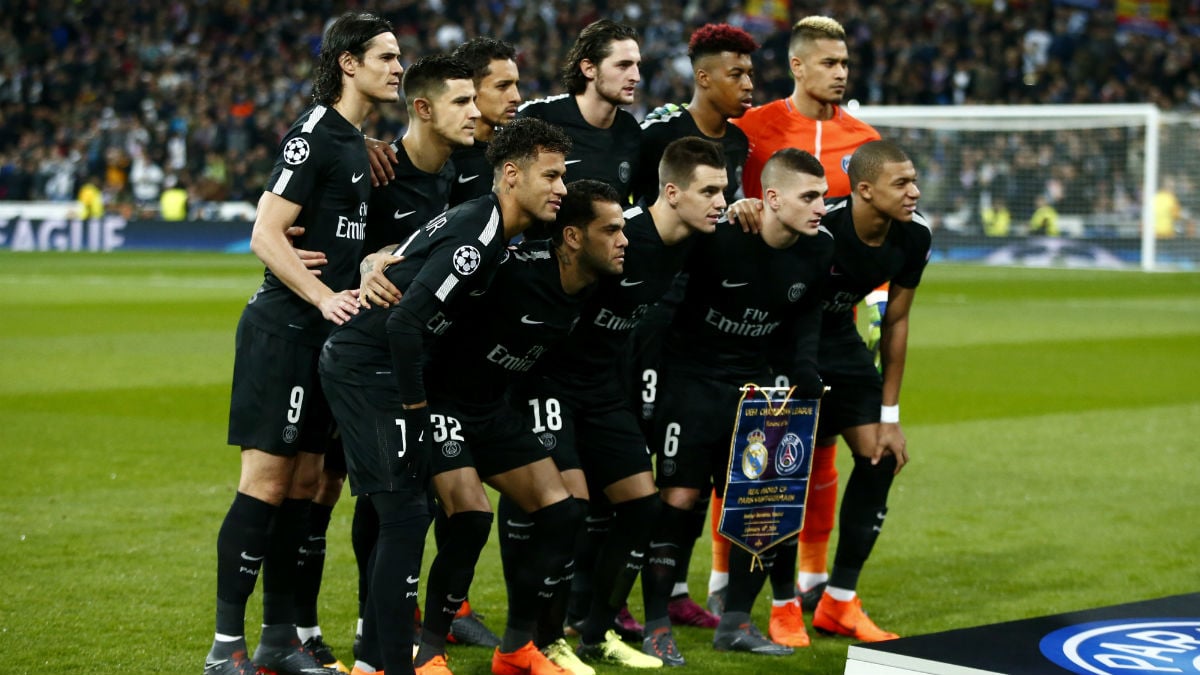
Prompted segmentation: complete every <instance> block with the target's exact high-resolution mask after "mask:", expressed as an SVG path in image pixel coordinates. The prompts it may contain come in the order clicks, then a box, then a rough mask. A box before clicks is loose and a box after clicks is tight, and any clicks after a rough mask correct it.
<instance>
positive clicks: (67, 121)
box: [0, 0, 1200, 221]
mask: <svg viewBox="0 0 1200 675" xmlns="http://www.w3.org/2000/svg"><path fill="white" fill-rule="evenodd" d="M12 4H13V5H14V6H12V7H11V11H5V12H4V15H3V17H2V18H0V199H6V200H43V199H44V200H53V201H70V200H74V199H76V198H77V195H78V194H79V191H80V188H81V187H83V186H84V185H85V184H86V183H87V182H88V181H89V180H91V181H95V183H96V184H97V185H99V186H101V187H102V189H103V192H104V196H105V201H106V202H107V203H109V204H124V205H127V206H126V211H127V212H129V213H136V212H137V210H136V207H137V206H157V205H158V203H159V197H160V194H161V192H162V191H163V190H164V189H166V188H169V187H172V186H181V187H186V188H187V189H188V190H189V192H190V195H191V197H192V200H193V204H196V203H202V202H217V201H239V200H245V201H248V202H252V201H253V200H254V199H255V198H256V197H257V195H258V194H259V192H260V190H261V188H262V185H263V183H264V181H265V179H266V177H267V174H268V172H269V171H270V167H271V161H272V157H273V155H274V153H275V150H276V147H277V144H278V142H279V139H280V137H281V136H282V135H283V132H284V131H285V129H284V128H283V127H282V126H281V125H282V124H283V122H282V120H289V119H294V118H295V116H296V115H298V114H299V112H300V111H301V110H303V108H304V107H305V106H306V105H308V103H309V101H310V92H309V91H308V88H307V87H308V85H307V80H308V76H309V74H310V72H311V69H312V61H313V56H314V54H315V53H316V50H317V49H318V47H319V45H320V40H321V33H322V30H323V28H324V21H325V17H328V16H331V15H333V14H335V13H336V12H337V11H340V10H341V9H343V8H345V6H347V5H349V6H361V7H363V8H369V9H372V10H374V11H379V12H381V13H382V14H383V15H384V16H386V17H387V18H388V19H389V20H391V21H392V22H393V23H394V24H395V25H396V26H397V27H398V32H399V34H400V38H401V39H400V42H401V47H402V49H403V50H404V52H405V54H404V59H405V61H406V62H409V61H411V60H412V59H415V58H416V57H417V56H420V55H422V54H428V53H433V52H437V51H448V50H451V49H453V48H454V47H455V46H456V45H458V44H460V43H462V42H463V41H464V40H466V39H469V38H471V37H474V36H476V35H492V36H495V37H499V38H502V39H505V40H508V41H510V42H512V43H513V44H515V45H516V46H517V48H518V50H519V57H518V58H519V66H520V68H521V75H522V81H521V93H522V95H523V96H524V97H525V98H526V99H531V98H535V97H538V96H542V95H547V94H552V93H558V92H560V91H561V85H560V83H559V82H558V78H557V67H558V64H559V63H560V61H561V57H562V55H563V54H564V52H565V49H566V47H567V46H568V45H567V44H565V43H564V36H568V37H569V36H572V35H574V34H576V33H577V32H578V30H579V28H580V27H582V26H583V25H585V24H587V23H588V22H590V21H592V20H594V19H596V18H598V17H600V16H604V17H608V18H612V19H615V20H618V21H623V22H626V23H628V24H630V25H633V26H635V27H636V28H637V29H638V30H639V32H640V33H641V44H642V58H643V64H642V83H641V90H640V93H639V97H638V100H637V103H636V104H635V105H634V106H632V107H631V110H630V112H632V113H633V114H634V115H635V116H636V117H637V118H638V119H641V118H642V117H643V116H644V114H645V112H646V111H648V110H650V109H652V108H653V107H655V106H657V105H660V104H662V103H664V102H681V101H685V100H687V98H688V96H689V95H690V93H689V92H690V90H691V67H690V64H689V63H688V59H687V56H686V44H687V40H686V38H687V36H688V35H689V34H690V33H691V31H692V30H693V29H695V28H696V27H697V26H699V25H701V24H703V23H705V22H708V21H726V22H729V23H731V24H734V25H740V26H743V27H745V28H746V29H747V30H749V31H750V32H751V33H752V34H754V35H755V36H756V38H758V40H759V41H760V43H761V44H762V45H763V48H762V49H761V50H759V51H758V52H757V53H756V54H755V55H754V61H755V68H756V76H755V87H756V90H755V100H756V102H763V101H768V100H772V99H774V98H778V97H782V96H786V95H787V94H788V92H789V91H790V87H791V80H790V77H789V76H788V74H787V72H786V70H785V64H786V58H785V51H786V43H787V39H788V27H789V26H790V22H791V20H794V19H795V17H797V16H803V15H806V14H813V13H825V14H829V15H831V16H836V17H838V18H839V19H840V20H841V21H842V23H843V24H844V25H845V26H846V28H847V34H848V37H849V40H848V42H849V47H850V50H851V62H852V68H853V69H854V72H855V74H854V77H852V78H851V90H850V91H849V92H848V93H847V99H857V100H858V101H860V102H862V103H863V104H920V105H958V104H971V103H979V104H989V103H1123V102H1152V103H1155V104H1157V105H1158V106H1160V107H1161V108H1163V109H1168V110H1195V109H1197V108H1200V3H1198V2H1195V1H1192V2H1181V3H1171V12H1172V16H1171V17H1170V20H1169V21H1168V22H1166V25H1165V26H1164V27H1162V32H1161V34H1159V35H1147V34H1145V33H1143V32H1138V31H1132V30H1120V29H1119V26H1118V21H1117V17H1116V16H1115V15H1114V13H1113V12H1112V11H1111V10H1108V9H1087V8H1086V6H1087V5H1089V4H1094V3H1088V2H1081V1H1078V0H1076V1H1075V2H1068V1H1066V0H1061V1H1057V2H1054V3H1037V2H1020V1H1016V0H996V1H992V0H987V1H981V0H976V1H974V2H946V1H944V0H919V1H916V2H913V1H911V0H909V1H900V0H886V1H884V2H870V3H868V2H858V1H855V0H841V1H837V2H806V1H802V0H795V1H794V2H792V3H791V5H792V7H791V11H792V14H793V16H791V17H779V19H782V20H779V21H775V20H773V19H772V18H771V17H764V16H755V15H753V14H752V13H751V11H750V10H748V9H746V7H744V6H743V4H742V3H732V2H727V1H723V0H694V1H693V2H689V3H670V2H660V1H659V0H610V1H608V2H597V3H581V2H574V1H572V0H547V1H545V2H536V3H534V2H507V3H505V2H495V1H492V2H487V1H483V0H477V1H475V2H468V1H466V0H434V1H432V2H418V1H416V0H382V1H381V2H377V3H353V2H352V3H346V2H328V1H327V2H324V3H317V5H315V6H314V5H312V3H296V2H287V1H283V0H248V1H246V2H224V3H207V2H197V1H195V0H178V1H175V2H170V3H152V2H144V1H143V2H130V3H121V4H117V5H113V4H111V3H103V2H97V1H95V0H89V1H84V2H66V1H65V0H57V1H51V2H31V1H28V0H26V1H18V2H15V3H12ZM751 4H753V3H751ZM301 6H304V7H305V9H300V7H301ZM567 42H569V40H568V41H567ZM405 123H406V119H405V111H404V107H403V106H385V107H384V109H382V110H380V111H379V112H377V113H375V114H374V115H373V116H372V118H371V119H370V120H368V122H367V124H366V126H365V128H364V130H365V132H366V133H367V134H368V135H370V136H373V137H376V138H385V139H391V138H396V137H398V136H399V135H400V134H401V133H402V131H403V128H404V126H405ZM1076 140H1078V141H1079V142H1077V143H1074V144H1073V147H1074V149H1075V150H1079V149H1081V148H1087V147H1093V144H1092V142H1091V141H1090V140H1088V139H1082V138H1080V139H1076ZM914 150H918V151H917V152H914V155H915V156H921V154H922V153H921V152H920V151H919V150H920V149H918V148H914ZM1067 150H1068V152H1069V153H1071V156H1072V157H1074V156H1075V154H1077V153H1074V152H1073V151H1072V149H1071V148H1067ZM980 152H985V153H986V152H987V151H986V149H981V150H980ZM1044 152H1046V150H1044V149H1041V148H1038V149H1034V151H1032V152H1014V153H1012V154H1014V155H1017V156H1020V155H1032V156H1033V157H1038V156H1039V155H1041V154H1043V153H1044ZM1051 152H1053V151H1051ZM1056 154H1057V153H1056ZM980 164H981V162H980V158H979V157H972V156H962V157H957V156H956V157H953V158H949V159H948V160H947V161H945V162H943V163H942V165H941V166H936V167H929V166H923V167H922V170H929V169H930V168H933V169H934V170H935V172H936V173H940V174H942V175H954V176H958V178H959V183H960V184H966V185H967V191H968V192H970V191H971V190H972V189H974V188H973V187H972V181H973V180H975V178H976V177H977V174H978V168H979V165H980ZM1059 164H1061V166H1058V168H1055V169H1054V172H1055V173H1056V174H1058V175H1056V176H1055V181H1051V182H1057V183H1058V184H1059V185H1060V186H1061V191H1062V196H1061V199H1060V201H1059V203H1058V205H1057V206H1058V208H1059V210H1060V211H1062V212H1064V213H1091V212H1093V211H1094V210H1095V209H1110V205H1107V204H1094V203H1091V201H1090V198H1089V203H1086V204H1085V203H1083V201H1081V200H1082V199H1083V197H1082V194H1081V193H1082V192H1083V191H1084V186H1095V185H1097V184H1098V183H1096V182H1095V180H1096V176H1094V175H1092V174H1093V173H1094V171H1093V169H1094V170H1095V171H1101V172H1104V171H1110V170H1112V169H1113V168H1114V167H1113V163H1112V162H1107V161H1098V162H1092V163H1090V164H1089V163H1082V162H1076V161H1072V162H1061V163H1059ZM1069 165H1074V166H1076V167H1082V170H1080V171H1077V176H1070V175H1066V176H1063V175H1061V174H1063V173H1069V172H1070V170H1071V167H1070V166H1069ZM1026 168H1029V169H1030V170H1040V168H1041V167H1040V166H1039V165H1038V163H1037V162H1033V164H1032V165H1031V166H1030V167H1026ZM1017 170H1021V167H1017ZM1120 171H1121V169H1120V168H1119V167H1117V175H1116V177H1115V178H1114V177H1113V174H1111V173H1110V174H1107V176H1108V178H1107V179H1105V180H1104V182H1103V183H1099V184H1102V185H1108V186H1111V185H1112V184H1113V183H1114V181H1117V182H1122V180H1123V177H1122V176H1121V175H1120ZM1085 174H1086V175H1085ZM1124 182H1127V183H1129V184H1130V186H1131V187H1130V188H1129V191H1130V192H1132V191H1133V190H1134V189H1136V185H1135V183H1136V181H1124ZM1189 186H1190V181H1188V180H1187V178H1186V177H1184V184H1183V185H1182V186H1181V187H1180V192H1183V193H1188V192H1191V191H1192V190H1189V189H1188V188H1189ZM948 189H950V190H955V189H956V188H955V187H954V186H953V183H952V182H950V187H949V188H948ZM1049 189H1050V190H1051V191H1052V190H1053V189H1054V188H1053V186H1051V187H1050V188H1049ZM1086 191H1087V192H1088V193H1089V194H1092V193H1104V192H1105V190H1093V188H1090V187H1089V188H1086ZM1021 192H1022V195H1023V196H1020V197H1019V198H1018V199H1019V200H1023V201H1019V203H1017V204H1008V205H1007V206H1008V208H1010V209H1012V217H1013V218H1014V219H1017V220H1021V221H1023V220H1024V219H1027V218H1028V217H1029V216H1030V215H1031V214H1032V213H1033V210H1034V208H1035V205H1034V202H1033V199H1034V195H1033V194H1026V193H1025V192H1024V191H1021ZM930 196H931V197H933V198H932V199H929V200H928V205H929V208H931V209H933V210H940V211H946V212H953V211H954V210H955V200H954V199H953V198H950V197H948V198H947V199H946V200H944V201H941V200H939V199H938V198H937V197H936V195H930ZM1051 196H1052V197H1054V196H1055V195H1053V194H1052V195H1051ZM1130 200H1131V201H1137V200H1140V197H1139V196H1137V195H1132V194H1131V195H1130ZM1026 202H1028V203H1026ZM972 203H976V202H972ZM1118 206H1119V205H1118ZM1134 208H1136V206H1135V207H1134ZM1110 210H1111V209H1110Z"/></svg>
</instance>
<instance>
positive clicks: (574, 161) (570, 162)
mask: <svg viewBox="0 0 1200 675" xmlns="http://www.w3.org/2000/svg"><path fill="white" fill-rule="evenodd" d="M582 161H583V160H582V159H568V160H567V161H565V162H563V164H566V165H567V166H570V165H572V164H578V163H579V162H582Z"/></svg>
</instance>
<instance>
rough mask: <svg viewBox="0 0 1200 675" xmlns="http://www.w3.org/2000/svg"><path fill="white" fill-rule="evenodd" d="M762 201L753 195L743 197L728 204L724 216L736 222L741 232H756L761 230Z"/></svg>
mask: <svg viewBox="0 0 1200 675" xmlns="http://www.w3.org/2000/svg"><path fill="white" fill-rule="evenodd" d="M762 211H763V202H762V200H761V199H756V198H754V197H745V198H743V199H739V200H737V201H736V202H734V203H732V204H730V205H729V207H728V208H726V209H725V216H726V218H728V219H729V221H730V222H732V223H737V225H738V226H739V227H741V228H742V232H748V233H751V234H758V233H759V232H760V231H761V230H762Z"/></svg>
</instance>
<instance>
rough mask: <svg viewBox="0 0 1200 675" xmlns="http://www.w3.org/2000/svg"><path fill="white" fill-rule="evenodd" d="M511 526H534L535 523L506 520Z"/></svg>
mask: <svg viewBox="0 0 1200 675" xmlns="http://www.w3.org/2000/svg"><path fill="white" fill-rule="evenodd" d="M504 522H505V524H507V525H508V526H509V527H533V523H518V522H517V521H515V520H506V521H504Z"/></svg>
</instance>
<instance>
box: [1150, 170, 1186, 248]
mask: <svg viewBox="0 0 1200 675" xmlns="http://www.w3.org/2000/svg"><path fill="white" fill-rule="evenodd" d="M1182 215H1183V209H1182V208H1181V207H1180V206H1179V199H1178V198H1177V197H1176V196H1175V179H1173V178H1171V177H1169V176H1168V177H1167V178H1164V179H1163V183H1162V186H1161V187H1160V188H1159V189H1158V192H1157V193H1155V195H1154V236H1155V237H1158V238H1159V239H1171V238H1173V237H1174V236H1175V235H1176V234H1177V233H1178V228H1179V224H1180V222H1179V219H1180V216H1182Z"/></svg>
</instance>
